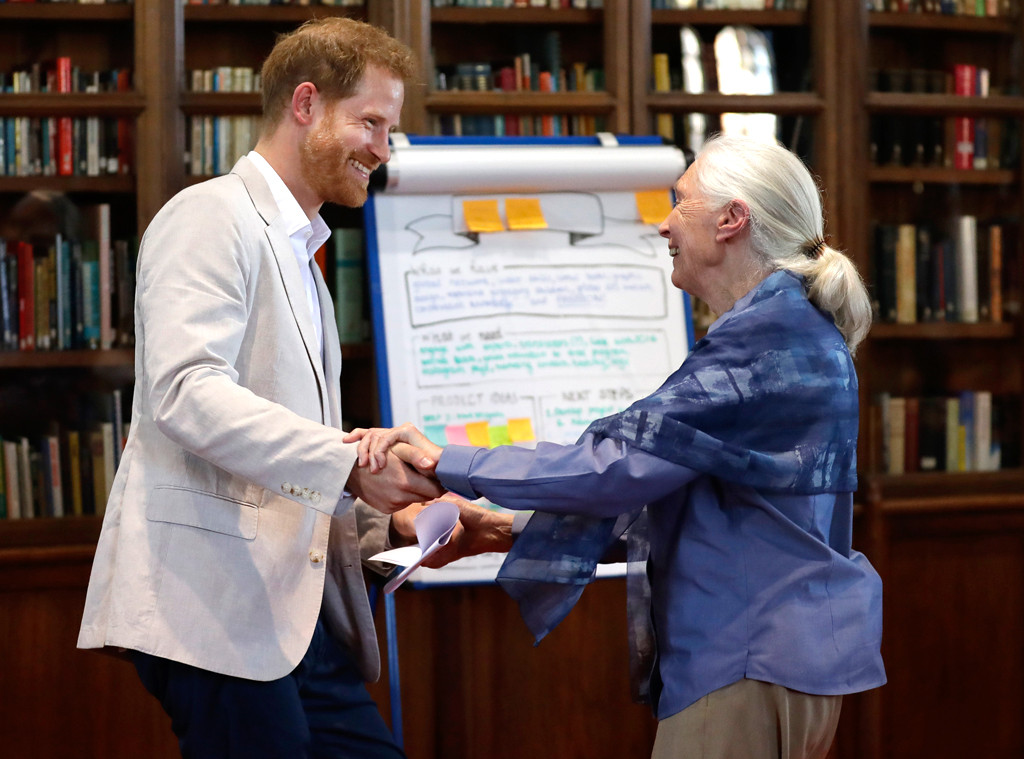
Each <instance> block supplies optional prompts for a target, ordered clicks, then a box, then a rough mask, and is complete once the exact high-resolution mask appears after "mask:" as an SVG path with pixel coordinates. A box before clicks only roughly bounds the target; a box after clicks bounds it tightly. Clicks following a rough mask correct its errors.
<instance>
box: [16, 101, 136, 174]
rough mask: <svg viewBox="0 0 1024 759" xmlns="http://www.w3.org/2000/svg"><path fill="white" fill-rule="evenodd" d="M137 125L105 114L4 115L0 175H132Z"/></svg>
mask: <svg viewBox="0 0 1024 759" xmlns="http://www.w3.org/2000/svg"><path fill="white" fill-rule="evenodd" d="M134 146H135V125H134V123H133V122H132V120H131V119H127V118H108V117H102V116H42V117H36V116H6V117H0V176H8V177H39V176H87V177H100V176H109V175H112V174H130V173H131V172H132V167H133V165H134V150H135V147H134Z"/></svg>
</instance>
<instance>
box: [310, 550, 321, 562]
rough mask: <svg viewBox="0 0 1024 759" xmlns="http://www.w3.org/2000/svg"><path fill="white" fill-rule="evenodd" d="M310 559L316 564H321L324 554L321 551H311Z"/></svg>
mask: <svg viewBox="0 0 1024 759" xmlns="http://www.w3.org/2000/svg"><path fill="white" fill-rule="evenodd" d="M309 560H310V561H311V562H313V563H314V564H319V563H320V562H321V561H323V560H324V555H323V554H322V553H320V552H319V551H310V552H309Z"/></svg>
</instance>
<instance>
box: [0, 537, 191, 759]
mask: <svg viewBox="0 0 1024 759" xmlns="http://www.w3.org/2000/svg"><path fill="white" fill-rule="evenodd" d="M54 563H55V564H56V565H57V566H51V567H50V568H49V569H46V568H43V571H41V572H39V573H36V575H35V576H36V577H37V579H40V580H47V582H45V583H43V587H40V586H39V585H37V584H33V583H31V582H26V580H27V579H28V574H27V573H20V572H14V571H4V569H6V567H2V566H0V651H2V652H3V657H2V658H0V688H2V691H0V692H2V696H0V700H2V701H3V703H4V706H3V708H0V753H2V754H3V756H7V757H37V758H40V759H46V758H48V757H53V758H54V759H57V758H58V757H59V758H60V759H96V758H97V757H104V758H105V759H107V758H109V759H118V758H119V757H146V759H165V758H166V759H172V758H173V757H178V756H180V754H179V753H178V749H177V742H176V741H175V740H174V736H173V735H172V734H171V726H170V720H169V719H168V718H167V716H166V715H165V714H164V713H163V710H162V709H161V708H160V704H159V703H158V702H157V701H156V699H154V698H153V697H151V696H150V695H149V694H148V693H147V692H146V690H145V689H144V688H143V687H142V684H141V683H140V682H139V679H138V677H137V676H136V674H135V669H134V667H133V666H132V665H131V664H130V663H129V662H128V661H126V660H123V659H119V658H115V657H113V656H109V655H106V654H101V653H96V652H92V651H80V650H78V649H77V648H75V642H76V640H77V639H78V624H79V621H80V620H81V614H82V607H83V605H84V603H85V579H86V578H87V577H88V570H89V564H90V563H91V557H90V558H89V559H88V560H85V561H77V562H73V563H70V564H65V565H61V564H60V562H59V561H58V560H56V559H54Z"/></svg>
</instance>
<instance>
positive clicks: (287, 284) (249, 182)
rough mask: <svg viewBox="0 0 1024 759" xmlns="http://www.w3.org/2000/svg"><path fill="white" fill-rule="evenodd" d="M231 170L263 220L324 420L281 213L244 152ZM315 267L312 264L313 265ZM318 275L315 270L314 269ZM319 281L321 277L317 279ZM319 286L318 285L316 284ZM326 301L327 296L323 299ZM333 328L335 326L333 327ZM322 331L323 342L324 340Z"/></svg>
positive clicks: (301, 292)
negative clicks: (310, 369)
mask: <svg viewBox="0 0 1024 759" xmlns="http://www.w3.org/2000/svg"><path fill="white" fill-rule="evenodd" d="M231 172H232V173H233V174H237V175H238V176H240V177H241V179H242V183H243V184H244V185H245V189H246V190H247V191H248V193H249V198H250V199H251V200H252V202H253V205H254V206H255V207H256V210H257V211H258V212H259V214H260V216H261V217H262V218H263V220H264V221H265V222H266V224H267V229H266V235H267V242H268V243H269V244H270V249H271V251H272V252H273V254H274V259H275V261H276V262H277V270H278V273H279V274H280V277H281V282H282V284H283V285H284V291H285V295H286V296H287V298H288V303H289V305H290V306H291V310H292V316H293V317H294V318H295V323H296V324H297V325H298V328H299V334H301V335H302V342H303V344H304V345H305V347H306V354H307V356H308V357H309V363H310V365H311V366H312V369H313V373H314V374H315V375H316V381H317V385H318V390H319V392H320V406H321V408H322V409H323V411H324V420H323V421H327V419H328V416H329V415H330V414H331V413H332V410H329V409H328V408H327V406H328V398H327V396H328V392H327V390H326V388H327V387H328V383H327V381H326V377H325V375H324V362H323V361H322V360H321V358H320V347H319V345H318V344H317V339H316V331H315V330H314V328H313V317H312V316H311V315H310V313H309V303H308V302H307V301H306V288H305V286H304V285H303V284H302V275H301V274H300V273H299V263H298V261H296V260H295V253H294V252H293V251H292V244H291V240H289V239H288V235H287V234H286V232H285V231H284V229H283V228H282V226H281V224H282V222H281V213H280V210H279V209H278V207H277V203H275V202H274V196H273V195H272V194H271V192H270V187H269V186H268V185H267V182H266V180H265V179H264V178H263V175H262V174H260V171H259V169H257V168H256V166H255V165H253V163H252V161H250V160H249V159H248V158H246V157H245V156H242V157H241V158H239V159H238V162H237V163H235V165H234V167H233V168H232V169H231ZM315 268H316V267H314V269H315ZM316 275H317V276H318V275H319V271H317V272H316ZM320 281H321V282H322V281H323V280H322V278H321V280H320ZM318 289H319V285H318ZM320 303H321V311H322V310H323V303H324V300H323V296H322V295H321V299H320ZM327 303H328V304H330V300H328V301H327ZM335 331H337V330H335ZM326 338H327V336H326V334H325V335H324V342H325V344H326Z"/></svg>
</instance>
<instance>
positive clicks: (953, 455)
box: [871, 390, 1020, 474]
mask: <svg viewBox="0 0 1024 759" xmlns="http://www.w3.org/2000/svg"><path fill="white" fill-rule="evenodd" d="M871 413H872V434H874V435H875V436H876V440H875V441H874V442H875V443H876V444H878V443H880V445H877V446H876V447H874V448H873V449H872V450H880V451H881V461H879V462H875V463H876V464H877V465H879V467H880V471H882V472H884V473H886V474H905V473H908V472H994V471H998V470H999V469H1001V468H1010V467H1015V466H1017V462H1018V461H1019V457H1020V451H1019V447H1020V446H1019V440H1018V437H1019V436H1018V435H1017V434H1016V433H1015V429H1016V427H1017V426H1019V422H1020V419H1019V413H1020V403H1019V399H1018V398H1016V397H1013V396H1008V395H1007V396H1003V395H996V396H994V395H993V394H992V393H991V392H989V391H987V390H978V391H965V392H961V393H958V394H956V395H953V396H925V397H916V396H908V397H903V396H895V395H890V394H888V393H880V394H879V395H878V396H877V397H876V398H875V399H874V402H873V404H872V409H871Z"/></svg>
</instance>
